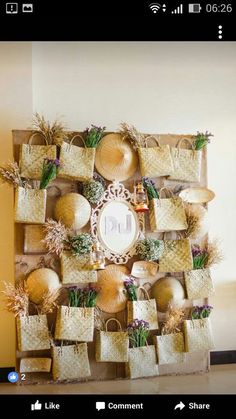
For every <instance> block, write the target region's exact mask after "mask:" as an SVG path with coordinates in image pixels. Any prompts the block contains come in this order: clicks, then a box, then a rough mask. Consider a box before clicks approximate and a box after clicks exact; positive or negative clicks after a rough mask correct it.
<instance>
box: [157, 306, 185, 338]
mask: <svg viewBox="0 0 236 419" xmlns="http://www.w3.org/2000/svg"><path fill="white" fill-rule="evenodd" d="M184 316H185V311H184V310H183V309H182V308H172V309H171V310H170V311H169V313H168V318H167V320H166V322H165V323H164V325H163V327H162V330H161V334H162V335H169V334H171V333H177V332H179V331H180V324H181V322H182V321H183V318H184Z"/></svg>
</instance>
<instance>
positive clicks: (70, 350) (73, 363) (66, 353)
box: [52, 343, 91, 381]
mask: <svg viewBox="0 0 236 419" xmlns="http://www.w3.org/2000/svg"><path fill="white" fill-rule="evenodd" d="M52 358H53V363H52V376H53V380H55V381H57V380H59V381H61V380H76V379H79V378H85V377H90V375H91V371H90V365H89V358H88V347H87V344H86V343H80V344H77V345H68V346H53V347H52Z"/></svg>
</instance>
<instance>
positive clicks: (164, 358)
mask: <svg viewBox="0 0 236 419" xmlns="http://www.w3.org/2000/svg"><path fill="white" fill-rule="evenodd" d="M153 339H154V343H155V346H156V351H157V359H158V363H159V364H160V365H161V364H180V363H181V362H184V335H183V333H181V332H179V333H171V334H169V335H162V336H154V338H153Z"/></svg>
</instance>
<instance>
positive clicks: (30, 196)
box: [15, 186, 47, 224]
mask: <svg viewBox="0 0 236 419" xmlns="http://www.w3.org/2000/svg"><path fill="white" fill-rule="evenodd" d="M46 201H47V191H46V189H26V188H22V187H21V186H19V187H18V188H16V193H15V222H16V223H24V224H44V222H45V214H46Z"/></svg>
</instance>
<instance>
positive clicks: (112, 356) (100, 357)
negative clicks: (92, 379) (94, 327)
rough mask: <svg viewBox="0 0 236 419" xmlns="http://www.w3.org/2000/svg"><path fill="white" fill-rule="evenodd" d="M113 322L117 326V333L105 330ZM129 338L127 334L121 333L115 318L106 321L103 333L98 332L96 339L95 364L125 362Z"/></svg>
mask: <svg viewBox="0 0 236 419" xmlns="http://www.w3.org/2000/svg"><path fill="white" fill-rule="evenodd" d="M112 320H114V321H115V322H116V323H117V324H118V326H119V329H120V330H119V331H118V332H109V331H108V330H107V328H108V324H109V322H110V321H112ZM128 349H129V338H128V332H122V328H121V324H120V322H119V321H118V320H117V319H115V318H110V319H108V320H107V321H106V326H105V331H101V330H99V331H98V332H97V337H96V349H95V355H96V361H97V362H127V361H128Z"/></svg>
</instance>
